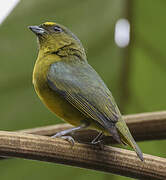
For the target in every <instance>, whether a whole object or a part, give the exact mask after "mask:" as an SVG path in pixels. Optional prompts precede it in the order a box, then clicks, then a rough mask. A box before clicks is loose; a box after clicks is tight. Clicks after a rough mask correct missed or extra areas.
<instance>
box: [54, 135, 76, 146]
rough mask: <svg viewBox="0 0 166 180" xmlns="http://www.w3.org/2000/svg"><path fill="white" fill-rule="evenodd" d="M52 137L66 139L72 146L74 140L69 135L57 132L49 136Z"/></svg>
mask: <svg viewBox="0 0 166 180" xmlns="http://www.w3.org/2000/svg"><path fill="white" fill-rule="evenodd" d="M51 137H52V138H62V139H65V140H66V141H68V142H69V143H70V144H71V145H72V146H74V144H75V141H74V138H73V137H71V136H61V135H60V134H59V133H57V134H55V135H54V136H51Z"/></svg>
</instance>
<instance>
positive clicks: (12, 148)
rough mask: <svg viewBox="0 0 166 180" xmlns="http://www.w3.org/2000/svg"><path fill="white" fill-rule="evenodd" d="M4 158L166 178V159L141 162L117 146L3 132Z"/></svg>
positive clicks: (0, 146) (1, 151) (1, 147)
mask: <svg viewBox="0 0 166 180" xmlns="http://www.w3.org/2000/svg"><path fill="white" fill-rule="evenodd" d="M0 155H1V156H8V157H21V158H25V159H33V160H40V161H48V162H54V163H59V164H66V165H71V166H77V167H82V168H87V169H94V170H99V171H104V172H109V173H115V174H119V175H124V176H129V177H134V178H141V179H166V172H165V169H166V160H165V159H164V158H160V157H155V156H151V155H147V154H144V159H145V161H144V162H142V161H140V160H139V159H138V158H137V156H136V155H135V153H134V152H132V151H129V150H124V149H119V148H114V147H104V150H101V149H100V148H99V147H98V146H94V145H93V146H92V145H85V144H79V143H76V144H75V145H74V146H71V145H70V144H69V143H68V142H67V141H65V140H63V139H61V138H56V139H54V138H50V137H45V136H39V135H32V134H26V133H18V132H17V133H16V132H5V131H0Z"/></svg>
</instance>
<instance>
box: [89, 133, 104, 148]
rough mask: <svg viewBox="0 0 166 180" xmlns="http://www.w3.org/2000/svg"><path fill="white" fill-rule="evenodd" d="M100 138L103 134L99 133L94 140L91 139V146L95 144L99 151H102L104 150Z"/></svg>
mask: <svg viewBox="0 0 166 180" xmlns="http://www.w3.org/2000/svg"><path fill="white" fill-rule="evenodd" d="M102 137H103V133H102V132H100V133H99V134H98V135H97V136H96V137H95V139H93V141H92V142H91V144H97V145H99V147H100V149H101V150H103V149H104V144H103V141H102Z"/></svg>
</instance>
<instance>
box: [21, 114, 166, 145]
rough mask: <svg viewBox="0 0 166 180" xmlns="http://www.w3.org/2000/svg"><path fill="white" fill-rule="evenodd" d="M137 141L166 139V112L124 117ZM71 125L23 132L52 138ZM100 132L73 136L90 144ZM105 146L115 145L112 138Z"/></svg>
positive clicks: (108, 137) (85, 132)
mask: <svg viewBox="0 0 166 180" xmlns="http://www.w3.org/2000/svg"><path fill="white" fill-rule="evenodd" d="M123 117H124V119H125V121H126V123H127V125H128V127H129V129H130V131H131V133H132V135H133V136H134V138H135V140H136V141H145V140H158V139H166V111H160V112H149V113H141V114H134V115H126V116H123ZM71 127H72V126H71V125H69V124H59V125H51V126H46V127H40V128H33V129H27V130H21V131H19V132H25V133H30V134H38V135H44V136H51V135H54V134H56V133H57V132H59V131H62V130H64V129H68V128H71ZM97 134H98V132H97V131H93V130H82V131H78V132H75V133H74V134H72V135H71V136H73V137H74V139H75V140H76V141H78V142H81V143H90V142H91V141H92V140H93V139H94V138H95V137H96V136H97ZM103 139H104V142H105V144H110V143H115V141H114V140H113V138H112V137H110V136H107V137H106V136H105V137H103Z"/></svg>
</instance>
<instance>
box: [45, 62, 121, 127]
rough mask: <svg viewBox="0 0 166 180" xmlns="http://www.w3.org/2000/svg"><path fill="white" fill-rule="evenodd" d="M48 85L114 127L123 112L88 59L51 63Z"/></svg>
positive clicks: (85, 113)
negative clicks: (86, 60) (87, 61)
mask: <svg viewBox="0 0 166 180" xmlns="http://www.w3.org/2000/svg"><path fill="white" fill-rule="evenodd" d="M47 79H48V85H49V87H50V88H51V89H53V90H54V91H56V92H58V93H60V94H61V95H62V96H63V97H64V98H65V99H66V100H67V101H68V102H69V103H71V104H72V105H73V106H74V107H76V108H77V109H78V110H79V111H81V112H82V113H83V114H84V115H86V116H87V117H90V118H92V119H94V120H96V121H98V122H99V123H100V124H101V125H104V126H107V127H108V126H113V124H114V123H116V122H117V121H118V119H119V116H120V112H119V109H118V107H117V105H116V103H115V101H114V99H113V97H112V94H111V92H110V91H109V90H108V88H107V87H106V85H105V84H104V82H103V81H102V79H101V78H100V77H99V75H98V74H97V73H96V72H95V70H94V69H93V68H92V67H91V66H90V65H89V64H88V63H86V62H84V63H83V62H77V63H75V62H74V64H73V63H71V62H70V63H64V62H56V63H54V64H52V65H51V67H50V69H49V72H48V75H47Z"/></svg>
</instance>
